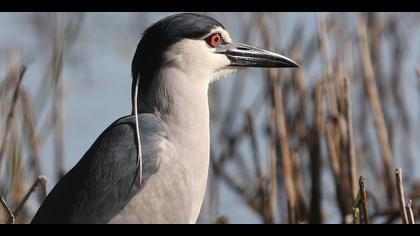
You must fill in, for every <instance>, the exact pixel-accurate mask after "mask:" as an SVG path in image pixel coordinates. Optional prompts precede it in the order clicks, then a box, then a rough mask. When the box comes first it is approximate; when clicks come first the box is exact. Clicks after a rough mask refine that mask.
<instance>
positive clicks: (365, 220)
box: [352, 176, 369, 224]
mask: <svg viewBox="0 0 420 236" xmlns="http://www.w3.org/2000/svg"><path fill="white" fill-rule="evenodd" d="M352 214H353V223H354V224H369V214H368V206H367V191H366V181H365V178H363V176H360V178H359V191H358V193H357V195H356V197H355V199H354V201H353V207H352Z"/></svg>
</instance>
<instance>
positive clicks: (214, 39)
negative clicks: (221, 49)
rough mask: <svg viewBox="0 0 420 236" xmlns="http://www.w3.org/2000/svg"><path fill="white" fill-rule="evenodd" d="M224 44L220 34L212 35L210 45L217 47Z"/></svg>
mask: <svg viewBox="0 0 420 236" xmlns="http://www.w3.org/2000/svg"><path fill="white" fill-rule="evenodd" d="M221 42H222V36H220V34H219V33H217V34H212V35H211V36H210V38H209V44H210V46H212V47H214V48H215V47H217V46H219V44H220V43H221Z"/></svg>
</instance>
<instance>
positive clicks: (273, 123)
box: [268, 109, 278, 222]
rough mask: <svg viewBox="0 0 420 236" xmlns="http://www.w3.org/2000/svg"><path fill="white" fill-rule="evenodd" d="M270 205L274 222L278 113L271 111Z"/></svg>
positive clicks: (275, 211)
mask: <svg viewBox="0 0 420 236" xmlns="http://www.w3.org/2000/svg"><path fill="white" fill-rule="evenodd" d="M269 186H270V187H269V190H268V191H269V193H268V204H269V208H270V211H271V215H272V216H273V222H276V220H277V211H278V206H277V156H276V113H275V111H274V109H271V110H270V183H269Z"/></svg>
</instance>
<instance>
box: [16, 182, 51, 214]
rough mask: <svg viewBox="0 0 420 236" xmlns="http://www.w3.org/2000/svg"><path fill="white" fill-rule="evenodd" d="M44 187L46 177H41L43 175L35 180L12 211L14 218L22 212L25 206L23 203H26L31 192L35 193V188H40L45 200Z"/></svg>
mask: <svg viewBox="0 0 420 236" xmlns="http://www.w3.org/2000/svg"><path fill="white" fill-rule="evenodd" d="M46 185H47V177H46V176H43V175H41V176H39V177H38V178H37V179H36V180H35V182H34V183H33V184H32V186H31V188H30V189H29V190H28V192H27V193H26V194H25V196H24V197H23V199H22V201H21V202H20V203H19V205H18V206H17V207H16V209H15V210H14V211H13V215H14V216H17V215H18V214H19V213H20V212H21V211H22V209H23V207H24V206H25V203H26V202H27V201H28V199H29V197H30V196H31V194H32V193H33V192H35V190H36V188H37V187H39V186H41V193H42V197H43V198H44V199H45V197H46V196H47V190H46Z"/></svg>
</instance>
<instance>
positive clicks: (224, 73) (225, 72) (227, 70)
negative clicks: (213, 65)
mask: <svg viewBox="0 0 420 236" xmlns="http://www.w3.org/2000/svg"><path fill="white" fill-rule="evenodd" d="M238 69H239V68H236V67H231V66H228V67H223V68H222V69H220V70H218V71H216V72H215V74H214V77H213V80H212V81H211V83H213V82H215V81H218V80H219V79H222V78H225V77H228V76H230V75H232V74H235V73H236V72H237V71H238Z"/></svg>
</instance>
